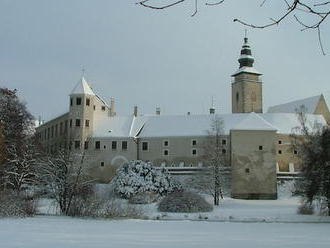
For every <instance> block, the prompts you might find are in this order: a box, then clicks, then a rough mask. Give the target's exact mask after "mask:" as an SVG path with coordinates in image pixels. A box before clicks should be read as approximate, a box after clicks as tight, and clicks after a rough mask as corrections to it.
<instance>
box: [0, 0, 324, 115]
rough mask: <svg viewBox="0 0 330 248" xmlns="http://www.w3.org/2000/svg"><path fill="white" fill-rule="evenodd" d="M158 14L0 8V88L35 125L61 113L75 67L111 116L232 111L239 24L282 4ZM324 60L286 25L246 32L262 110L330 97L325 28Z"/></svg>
mask: <svg viewBox="0 0 330 248" xmlns="http://www.w3.org/2000/svg"><path fill="white" fill-rule="evenodd" d="M193 2H194V1H192V0H191V1H188V2H187V3H186V4H183V5H181V6H177V7H174V8H171V9H168V10H165V11H154V10H150V9H145V8H142V7H139V6H137V5H135V4H134V3H135V1H132V0H70V1H68V0H56V1H53V0H29V1H27V0H25V1H22V0H21V1H20V0H0V86H5V87H8V88H16V89H17V90H18V92H19V95H20V96H21V97H22V98H23V99H24V100H25V101H26V102H27V104H28V108H29V110H30V111H31V112H32V113H33V114H34V115H35V116H36V117H38V116H39V115H41V116H42V118H43V119H45V120H49V118H51V117H54V116H56V115H57V114H61V113H64V112H66V111H67V110H68V103H69V97H68V95H69V94H70V91H71V90H72V88H73V87H74V86H75V84H76V83H77V81H78V80H79V78H80V76H81V74H82V72H81V70H82V68H83V67H84V68H85V69H86V73H85V75H86V78H87V80H88V81H89V82H90V83H91V84H92V86H93V89H94V91H95V92H96V93H98V94H99V95H101V96H102V97H103V98H105V99H106V100H109V99H110V97H114V98H115V99H116V110H117V113H118V114H119V115H127V114H130V113H132V111H133V106H134V105H138V106H139V109H140V111H141V112H142V113H145V114H150V113H154V112H155V108H156V107H157V106H159V107H161V110H162V113H163V114H185V113H186V112H188V111H190V112H191V113H192V114H200V113H207V112H208V108H209V107H210V104H211V98H212V96H214V98H215V107H216V108H217V112H218V113H229V112H230V111H231V77H230V75H231V74H232V73H233V72H235V71H236V70H237V68H238V62H237V58H238V56H239V52H240V49H241V46H242V41H243V37H244V29H245V28H244V27H243V26H241V25H240V24H237V23H233V21H232V20H233V19H234V18H242V19H244V20H247V21H250V22H252V23H257V24H263V23H267V22H268V18H269V17H277V16H279V15H280V14H282V13H283V11H284V9H283V5H282V1H276V3H274V1H268V2H266V5H265V6H264V7H263V8H260V7H259V5H260V3H261V2H262V1H261V0H258V1H255V0H249V1H242V0H227V1H226V2H225V4H223V5H222V6H216V7H206V6H204V2H203V1H202V0H200V6H199V12H198V14H197V15H196V16H195V17H190V15H191V14H192V13H193V11H194V8H193V5H192V3H193ZM329 26H330V25H329V20H327V22H326V23H324V27H323V42H324V47H325V50H326V52H327V53H328V54H329V55H327V56H323V55H322V54H321V52H320V48H319V46H318V39H317V33H316V32H315V31H313V32H308V31H305V32H301V31H300V30H299V29H300V27H299V25H298V24H297V23H295V22H294V20H293V19H292V18H290V19H288V20H287V21H285V22H284V23H283V24H281V25H279V26H278V27H272V28H270V29H267V30H255V29H254V30H248V37H249V40H250V45H251V47H252V52H253V55H254V57H255V60H256V62H255V67H256V68H257V69H258V70H259V71H260V72H262V73H263V74H264V75H263V81H264V85H263V91H264V94H263V99H264V110H267V108H268V107H269V106H271V105H275V104H280V103H285V102H287V101H291V100H295V99H299V98H303V97H308V96H314V95H317V94H320V93H321V92H329V90H330V79H329V69H330V57H329V56H330V27H329Z"/></svg>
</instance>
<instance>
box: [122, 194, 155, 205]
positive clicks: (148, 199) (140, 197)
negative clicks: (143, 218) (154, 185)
mask: <svg viewBox="0 0 330 248" xmlns="http://www.w3.org/2000/svg"><path fill="white" fill-rule="evenodd" d="M158 199H159V195H158V194H156V193H154V192H143V193H138V194H136V195H133V196H132V197H131V198H130V199H129V201H128V202H129V203H130V204H150V203H153V202H156V201H157V200H158Z"/></svg>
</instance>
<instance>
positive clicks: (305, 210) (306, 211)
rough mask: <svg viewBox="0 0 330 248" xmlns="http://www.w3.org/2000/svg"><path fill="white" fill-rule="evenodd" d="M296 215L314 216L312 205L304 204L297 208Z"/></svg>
mask: <svg viewBox="0 0 330 248" xmlns="http://www.w3.org/2000/svg"><path fill="white" fill-rule="evenodd" d="M297 212H298V214H303V215H312V214H314V206H313V205H312V204H308V203H304V204H302V205H300V206H299V207H298V211H297Z"/></svg>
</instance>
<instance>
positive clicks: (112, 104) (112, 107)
mask: <svg viewBox="0 0 330 248" xmlns="http://www.w3.org/2000/svg"><path fill="white" fill-rule="evenodd" d="M115 115H116V112H115V98H113V97H111V98H110V116H115Z"/></svg>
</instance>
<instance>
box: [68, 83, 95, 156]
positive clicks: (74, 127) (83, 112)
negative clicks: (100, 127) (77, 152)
mask: <svg viewBox="0 0 330 248" xmlns="http://www.w3.org/2000/svg"><path fill="white" fill-rule="evenodd" d="M95 98H96V95H95V94H94V92H93V90H92V88H91V87H90V85H89V84H88V83H87V81H86V80H85V78H84V77H82V78H81V79H80V80H79V81H78V83H77V84H76V86H75V87H74V89H73V90H72V92H71V94H70V111H69V140H70V143H69V146H71V148H72V149H82V148H83V147H84V143H85V141H86V140H87V137H89V136H90V135H92V131H93V121H94V108H95V101H96V100H95Z"/></svg>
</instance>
